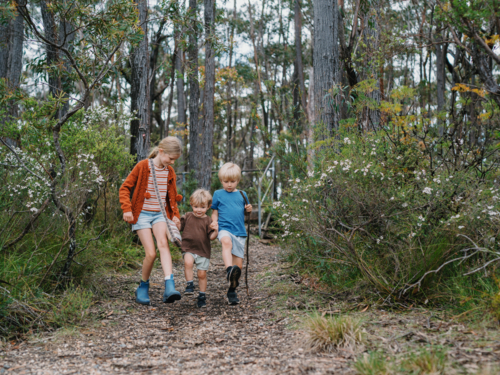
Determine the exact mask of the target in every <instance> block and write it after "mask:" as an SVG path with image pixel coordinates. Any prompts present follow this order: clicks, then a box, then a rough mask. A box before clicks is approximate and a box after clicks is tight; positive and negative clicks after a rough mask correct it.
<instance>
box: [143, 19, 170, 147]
mask: <svg viewBox="0 0 500 375" xmlns="http://www.w3.org/2000/svg"><path fill="white" fill-rule="evenodd" d="M166 23H167V19H166V18H164V19H162V20H161V21H160V24H159V25H158V30H157V31H156V33H155V35H154V37H153V40H152V41H151V55H150V59H149V71H150V72H151V78H150V80H149V85H148V86H149V101H148V105H149V107H148V113H149V127H150V129H151V127H152V126H153V118H154V119H155V120H156V123H157V124H158V128H159V133H160V138H161V137H162V132H163V128H164V126H165V123H164V121H163V118H162V105H163V103H162V94H163V92H164V89H160V90H157V87H156V70H157V69H156V67H157V65H158V58H159V56H160V45H161V43H162V42H163V41H164V40H165V39H166V38H167V37H166V35H164V34H163V28H164V27H165V24H166ZM167 82H168V81H167ZM168 83H169V82H168ZM168 83H167V86H168ZM153 104H154V108H153ZM150 132H151V130H150Z"/></svg>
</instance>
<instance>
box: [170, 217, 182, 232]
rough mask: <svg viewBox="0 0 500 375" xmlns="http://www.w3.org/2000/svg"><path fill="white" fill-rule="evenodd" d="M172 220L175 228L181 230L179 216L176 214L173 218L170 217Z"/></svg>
mask: <svg viewBox="0 0 500 375" xmlns="http://www.w3.org/2000/svg"><path fill="white" fill-rule="evenodd" d="M172 221H173V222H174V224H175V226H176V227H177V229H179V230H181V221H180V220H179V218H178V217H177V216H174V218H173V219H172Z"/></svg>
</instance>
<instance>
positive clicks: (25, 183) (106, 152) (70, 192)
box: [0, 107, 132, 234]
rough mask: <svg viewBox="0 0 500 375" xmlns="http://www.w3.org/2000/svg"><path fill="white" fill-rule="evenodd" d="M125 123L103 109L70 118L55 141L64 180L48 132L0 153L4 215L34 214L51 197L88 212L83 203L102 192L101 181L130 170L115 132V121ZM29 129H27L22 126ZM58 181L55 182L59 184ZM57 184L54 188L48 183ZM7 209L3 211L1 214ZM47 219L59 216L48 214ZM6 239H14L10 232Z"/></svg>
mask: <svg viewBox="0 0 500 375" xmlns="http://www.w3.org/2000/svg"><path fill="white" fill-rule="evenodd" d="M129 120H130V119H129V118H127V117H125V118H122V117H117V116H115V114H114V113H113V112H112V111H111V110H110V109H108V108H106V107H96V108H90V109H89V110H88V111H86V112H85V113H84V112H82V113H80V114H79V115H77V116H75V118H74V119H72V121H71V122H69V123H68V124H67V129H66V131H65V132H64V133H63V134H62V136H61V147H62V149H63V151H64V153H65V156H66V165H65V171H64V175H63V176H61V173H63V170H62V168H61V166H60V164H59V161H58V159H57V156H56V152H55V150H54V147H53V144H52V138H51V134H50V132H42V131H37V130H36V129H35V131H33V129H30V130H31V132H32V133H31V134H30V133H28V136H27V137H26V139H22V140H21V143H22V145H23V146H24V147H22V148H20V147H15V146H13V148H12V151H14V152H12V151H11V150H8V149H6V148H2V149H1V154H0V163H2V165H3V166H4V167H5V168H4V169H3V178H4V181H5V185H4V188H3V189H2V194H3V196H2V200H3V204H4V205H5V206H6V207H9V208H10V210H24V211H25V212H26V213H28V214H29V213H31V214H33V213H37V212H38V210H39V209H40V207H42V205H43V202H44V201H45V200H47V199H49V201H51V197H52V194H54V196H55V197H57V198H59V199H60V200H61V202H62V203H63V204H64V205H65V206H68V207H70V208H71V209H72V210H73V211H74V212H76V213H77V215H80V214H83V213H84V212H85V211H86V210H87V209H88V208H89V207H88V206H85V203H86V202H87V201H88V200H89V198H91V197H92V196H94V195H95V194H96V193H97V192H98V191H99V190H100V189H102V187H103V184H104V183H105V182H109V181H111V182H113V181H117V180H118V179H119V177H120V175H123V174H124V173H125V171H126V170H127V169H128V168H129V167H130V165H131V161H132V159H131V157H130V155H128V153H127V150H126V149H125V146H124V142H123V138H124V136H123V135H122V134H120V131H119V129H120V128H123V124H121V123H120V122H127V123H128V121H129ZM22 126H23V127H26V128H29V127H30V125H29V124H23V125H22ZM59 177H61V178H60V179H59ZM54 179H58V182H57V184H54V185H53V184H52V181H54ZM8 211H9V209H7V212H8ZM52 211H53V215H56V216H61V215H63V213H62V212H56V211H57V210H52ZM13 232H14V233H12V232H11V234H15V230H14V231H13Z"/></svg>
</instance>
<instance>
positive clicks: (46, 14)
mask: <svg viewBox="0 0 500 375" xmlns="http://www.w3.org/2000/svg"><path fill="white" fill-rule="evenodd" d="M40 10H41V13H42V20H43V30H44V33H45V38H46V39H47V40H48V41H49V42H50V43H53V44H59V43H58V41H59V40H58V34H59V32H58V30H57V25H56V22H55V20H54V15H53V14H52V12H51V11H50V10H49V9H48V7H47V1H46V0H43V1H41V2H40ZM45 53H46V58H47V65H54V64H56V61H57V50H56V48H55V47H54V46H53V45H51V44H46V45H45ZM48 74H49V79H48V81H49V93H50V95H51V96H52V97H57V96H58V94H59V91H60V86H61V85H60V79H59V75H58V74H57V73H55V72H54V70H53V69H50V70H49V73H48Z"/></svg>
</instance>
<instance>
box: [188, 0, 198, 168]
mask: <svg viewBox="0 0 500 375" xmlns="http://www.w3.org/2000/svg"><path fill="white" fill-rule="evenodd" d="M188 14H189V17H190V25H189V47H188V58H189V73H188V83H189V169H190V170H192V171H195V173H196V171H197V170H199V168H200V161H201V160H200V154H201V150H200V147H199V144H200V141H199V139H200V136H201V134H200V133H201V127H200V122H199V114H198V102H199V100H200V84H199V82H198V31H197V30H198V27H197V23H198V5H197V1H196V0H189V10H188Z"/></svg>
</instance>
